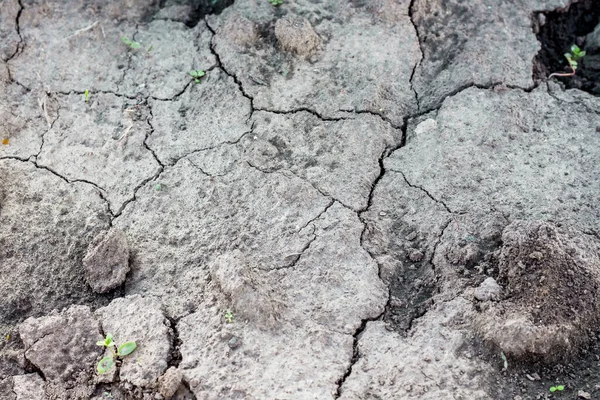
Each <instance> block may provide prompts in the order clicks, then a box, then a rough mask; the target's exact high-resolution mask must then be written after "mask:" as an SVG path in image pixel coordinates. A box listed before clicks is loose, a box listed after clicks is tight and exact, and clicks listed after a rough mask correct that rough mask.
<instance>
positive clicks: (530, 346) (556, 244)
mask: <svg viewBox="0 0 600 400" xmlns="http://www.w3.org/2000/svg"><path fill="white" fill-rule="evenodd" d="M502 242H503V244H502V250H501V252H500V255H499V261H500V262H499V278H500V280H501V282H504V284H505V288H506V299H505V300H503V301H501V302H499V303H494V304H491V305H489V307H486V308H484V309H483V312H482V314H481V316H480V317H479V321H478V325H479V326H480V330H481V332H482V335H483V337H484V339H486V340H489V341H491V342H493V343H494V344H495V345H496V346H497V347H498V348H500V349H502V351H504V352H505V353H506V354H508V355H511V356H515V357H523V356H526V355H530V354H534V355H540V356H542V357H544V358H546V359H548V360H553V361H556V360H558V359H559V358H561V357H564V356H565V355H568V354H571V353H573V351H575V350H574V349H577V348H578V347H579V346H581V343H582V342H586V341H589V340H590V335H592V336H593V334H594V332H596V331H597V330H598V328H599V326H598V309H599V308H600V299H598V296H597V292H598V287H599V286H600V241H598V240H597V239H596V238H594V237H593V236H588V235H584V234H581V233H580V232H577V231H574V230H568V231H560V230H558V229H557V228H556V227H555V226H554V225H552V224H549V223H546V222H540V221H531V222H529V221H527V222H525V221H515V222H513V223H511V224H510V225H508V226H507V227H506V228H505V229H504V232H503V234H502Z"/></svg>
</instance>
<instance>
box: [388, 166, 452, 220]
mask: <svg viewBox="0 0 600 400" xmlns="http://www.w3.org/2000/svg"><path fill="white" fill-rule="evenodd" d="M390 171H394V172H397V173H399V174H400V175H402V178H403V179H404V182H406V184H407V185H408V186H410V187H411V188H415V189H419V190H421V191H423V193H425V194H426V195H427V197H429V198H430V199H431V200H433V201H435V202H436V203H438V204H441V205H442V206H443V207H444V209H445V210H446V211H448V212H449V213H450V214H452V211H451V210H450V208H448V206H447V205H446V203H444V202H443V201H442V200H438V199H436V198H435V197H433V196H432V195H431V193H429V192H428V191H427V189H425V188H423V187H422V186H417V185H413V184H412V183H410V182H409V181H408V179H406V175H404V172H402V171H396V170H393V169H391V170H390Z"/></svg>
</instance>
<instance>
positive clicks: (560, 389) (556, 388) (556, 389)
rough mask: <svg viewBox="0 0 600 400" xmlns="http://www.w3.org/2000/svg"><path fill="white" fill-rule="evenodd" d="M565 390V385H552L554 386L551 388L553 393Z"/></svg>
mask: <svg viewBox="0 0 600 400" xmlns="http://www.w3.org/2000/svg"><path fill="white" fill-rule="evenodd" d="M563 390H565V387H564V386H563V385H558V386H552V387H551V388H550V391H551V392H552V393H554V392H562V391H563Z"/></svg>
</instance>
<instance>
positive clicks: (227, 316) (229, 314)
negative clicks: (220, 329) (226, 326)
mask: <svg viewBox="0 0 600 400" xmlns="http://www.w3.org/2000/svg"><path fill="white" fill-rule="evenodd" d="M225 319H226V320H227V322H229V323H231V322H233V313H232V312H231V311H230V310H227V312H226V313H225Z"/></svg>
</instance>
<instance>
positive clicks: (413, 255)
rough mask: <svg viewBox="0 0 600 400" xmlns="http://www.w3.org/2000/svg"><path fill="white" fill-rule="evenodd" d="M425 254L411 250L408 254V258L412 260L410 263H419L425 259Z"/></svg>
mask: <svg viewBox="0 0 600 400" xmlns="http://www.w3.org/2000/svg"><path fill="white" fill-rule="evenodd" d="M423 255H424V254H423V252H422V251H420V250H417V249H411V250H409V253H408V258H410V261H412V262H419V261H421V260H422V259H423Z"/></svg>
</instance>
